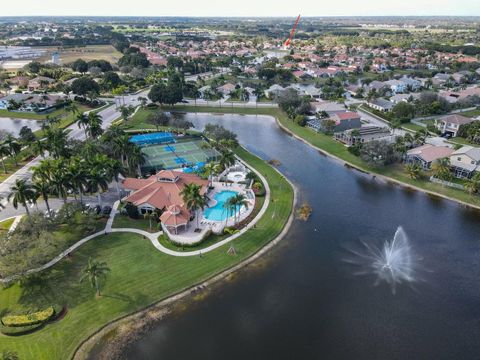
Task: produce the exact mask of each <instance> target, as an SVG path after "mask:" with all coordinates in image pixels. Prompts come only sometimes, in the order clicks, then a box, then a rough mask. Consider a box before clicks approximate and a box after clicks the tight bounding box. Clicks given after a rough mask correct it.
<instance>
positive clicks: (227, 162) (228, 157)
mask: <svg viewBox="0 0 480 360" xmlns="http://www.w3.org/2000/svg"><path fill="white" fill-rule="evenodd" d="M219 163H220V165H221V166H222V168H223V169H226V168H228V167H229V166H232V165H234V164H235V155H234V154H233V152H231V151H223V152H222V155H221V156H220V161H219Z"/></svg>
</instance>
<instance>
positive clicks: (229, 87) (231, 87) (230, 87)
mask: <svg viewBox="0 0 480 360" xmlns="http://www.w3.org/2000/svg"><path fill="white" fill-rule="evenodd" d="M217 90H218V91H219V92H220V93H221V94H223V95H224V96H227V95H230V93H231V92H232V91H234V90H235V85H233V84H231V83H226V84H225V85H222V86H219V87H218V88H217Z"/></svg>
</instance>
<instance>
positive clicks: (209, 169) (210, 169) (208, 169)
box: [203, 161, 218, 187]
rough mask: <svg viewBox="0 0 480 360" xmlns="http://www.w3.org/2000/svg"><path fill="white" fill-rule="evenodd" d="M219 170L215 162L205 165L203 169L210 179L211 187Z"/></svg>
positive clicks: (209, 184)
mask: <svg viewBox="0 0 480 360" xmlns="http://www.w3.org/2000/svg"><path fill="white" fill-rule="evenodd" d="M217 168H218V166H217V164H215V163H214V162H213V161H211V162H209V163H207V164H205V166H204V167H203V171H204V173H205V175H206V176H207V177H208V186H209V187H210V186H212V180H213V176H215V174H216V171H217Z"/></svg>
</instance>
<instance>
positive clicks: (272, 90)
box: [265, 84, 285, 99]
mask: <svg viewBox="0 0 480 360" xmlns="http://www.w3.org/2000/svg"><path fill="white" fill-rule="evenodd" d="M284 90H285V88H284V87H283V86H281V85H278V84H273V85H272V86H270V87H269V88H268V89H267V90H265V96H266V97H267V98H269V99H274V98H275V97H276V96H278V95H279V94H280V93H281V92H282V91H284Z"/></svg>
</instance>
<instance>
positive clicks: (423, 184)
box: [174, 105, 480, 206]
mask: <svg viewBox="0 0 480 360" xmlns="http://www.w3.org/2000/svg"><path fill="white" fill-rule="evenodd" d="M174 108H175V109H177V110H181V111H197V112H212V113H235V114H252V115H254V114H259V115H270V116H274V117H276V118H277V119H278V121H279V122H280V123H281V124H282V125H283V126H285V127H286V128H287V129H288V130H290V131H291V132H293V133H294V134H296V135H297V136H300V137H301V138H303V139H305V140H307V141H308V142H309V143H310V144H312V145H314V146H316V147H318V148H320V149H322V150H324V151H326V152H328V153H329V154H331V155H334V156H336V157H338V158H340V159H342V160H344V161H346V162H348V163H350V164H351V165H353V166H355V167H357V168H359V169H361V170H363V171H367V172H371V173H373V174H379V175H384V176H388V177H390V178H392V179H395V180H398V181H401V182H404V183H406V184H409V185H412V186H416V187H419V188H421V189H424V190H427V191H431V192H435V193H438V194H441V195H444V196H448V197H451V198H453V199H457V200H460V201H464V202H466V203H469V204H472V205H475V206H480V196H479V195H470V194H468V193H467V192H465V191H463V190H459V189H453V188H449V187H446V186H443V185H440V184H435V183H432V182H430V181H428V179H427V177H426V176H425V177H424V178H423V179H417V180H414V179H410V177H409V176H408V175H407V173H406V172H405V170H404V166H403V165H402V164H396V165H394V166H388V167H383V168H376V167H371V166H369V165H368V164H367V163H366V162H364V161H363V160H362V159H360V158H359V157H357V156H355V155H353V154H352V153H350V152H349V151H348V149H347V147H345V146H344V145H343V144H341V143H340V142H337V141H335V140H334V139H333V138H332V137H331V136H327V135H325V134H322V133H317V132H315V131H313V130H312V129H310V128H307V127H301V126H299V125H297V124H295V123H294V122H293V121H291V120H290V119H289V118H288V117H287V115H286V114H285V113H284V112H283V111H281V110H280V109H278V108H277V109H271V108H270V109H261V108H259V109H253V108H233V109H231V108H216V107H215V108H214V107H212V108H205V107H202V108H199V107H197V109H195V108H194V107H193V106H185V105H180V106H175V107H174Z"/></svg>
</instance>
